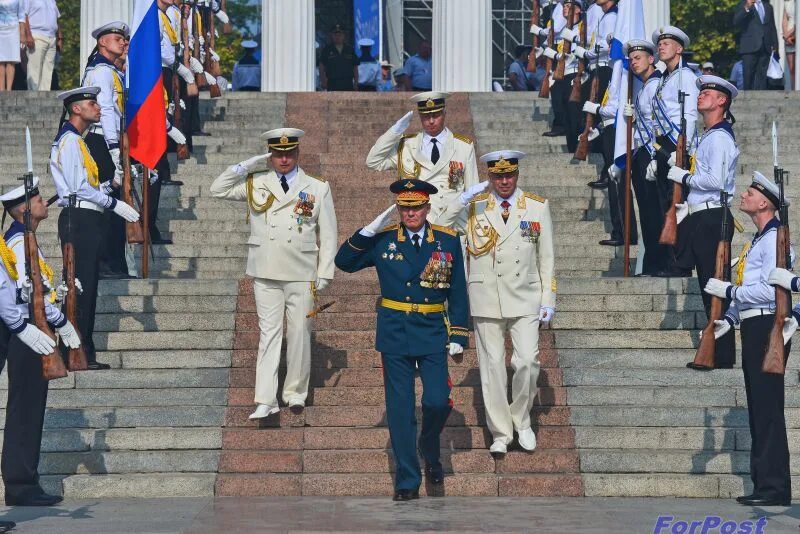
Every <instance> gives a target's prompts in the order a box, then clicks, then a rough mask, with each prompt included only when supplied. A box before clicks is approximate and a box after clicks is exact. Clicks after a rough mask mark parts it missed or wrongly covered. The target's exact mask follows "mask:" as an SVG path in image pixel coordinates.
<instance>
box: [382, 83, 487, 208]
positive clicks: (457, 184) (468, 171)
mask: <svg viewBox="0 0 800 534" xmlns="http://www.w3.org/2000/svg"><path fill="white" fill-rule="evenodd" d="M447 97H448V94H447V93H439V92H436V91H428V92H425V93H420V94H417V95H414V96H413V97H411V101H412V102H415V103H416V104H417V111H418V112H419V118H420V122H421V123H422V131H421V132H419V133H416V134H404V133H403V132H405V131H406V129H407V128H408V126H409V125H410V124H411V117H412V115H413V112H411V111H409V112H408V113H406V114H405V115H404V116H403V118H401V119H400V120H398V121H397V122H396V123H395V124H394V126H392V127H391V128H389V130H388V131H387V132H386V133H385V134H383V135H382V136H380V137H379V138H378V140H377V141H376V142H375V145H373V147H372V148H371V149H370V151H369V154H368V155H367V167H369V168H370V169H374V170H377V171H385V170H389V169H397V173H398V176H399V177H400V178H412V179H418V180H422V181H424V182H428V183H430V184H433V185H434V186H435V187H436V189H438V193H436V194H434V195H432V196H431V199H430V203H431V210H430V213H429V214H428V222H430V223H433V224H441V223H440V222H439V218H440V217H441V216H442V215H443V214H444V213H445V211H446V210H447V206H448V204H449V203H450V202H451V201H452V200H453V199H455V198H458V196H459V195H460V194H461V193H462V192H463V191H464V189H465V188H467V187H470V186H473V185H475V184H477V183H478V163H477V161H476V160H475V146H474V145H473V144H472V139H470V138H469V137H466V136H463V135H459V134H456V133H453V132H451V131H450V129H449V128H447V127H446V126H445V116H446V111H445V100H446V99H447Z"/></svg>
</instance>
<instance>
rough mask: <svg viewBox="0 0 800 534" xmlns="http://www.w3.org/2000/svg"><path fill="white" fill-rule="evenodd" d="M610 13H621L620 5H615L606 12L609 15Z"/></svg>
mask: <svg viewBox="0 0 800 534" xmlns="http://www.w3.org/2000/svg"><path fill="white" fill-rule="evenodd" d="M609 13H619V6H618V5H615V6H613V7H612V8H611V9H609V10H608V11H606V12H605V15H608V14H609Z"/></svg>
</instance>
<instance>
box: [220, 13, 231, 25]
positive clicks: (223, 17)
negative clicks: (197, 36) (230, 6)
mask: <svg viewBox="0 0 800 534" xmlns="http://www.w3.org/2000/svg"><path fill="white" fill-rule="evenodd" d="M217 18H218V19H219V21H220V22H221V23H223V24H229V23H230V21H231V19H229V18H228V15H227V14H226V13H225V12H224V11H222V10H220V11H217Z"/></svg>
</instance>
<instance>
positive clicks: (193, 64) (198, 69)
mask: <svg viewBox="0 0 800 534" xmlns="http://www.w3.org/2000/svg"><path fill="white" fill-rule="evenodd" d="M189 68H190V69H191V70H192V72H193V73H195V74H203V64H202V63H200V61H199V60H198V59H197V58H196V57H190V58H189Z"/></svg>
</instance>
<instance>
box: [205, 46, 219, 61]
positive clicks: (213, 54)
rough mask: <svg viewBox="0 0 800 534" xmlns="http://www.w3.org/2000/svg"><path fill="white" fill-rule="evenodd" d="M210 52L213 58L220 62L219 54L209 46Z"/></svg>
mask: <svg viewBox="0 0 800 534" xmlns="http://www.w3.org/2000/svg"><path fill="white" fill-rule="evenodd" d="M208 53H209V54H211V59H212V60H213V61H216V62H217V63H219V55H218V54H217V53H216V52H214V51H213V50H212V49H210V48H209V49H208Z"/></svg>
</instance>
